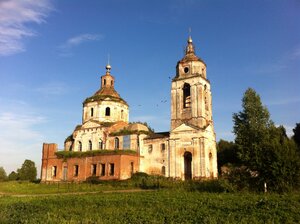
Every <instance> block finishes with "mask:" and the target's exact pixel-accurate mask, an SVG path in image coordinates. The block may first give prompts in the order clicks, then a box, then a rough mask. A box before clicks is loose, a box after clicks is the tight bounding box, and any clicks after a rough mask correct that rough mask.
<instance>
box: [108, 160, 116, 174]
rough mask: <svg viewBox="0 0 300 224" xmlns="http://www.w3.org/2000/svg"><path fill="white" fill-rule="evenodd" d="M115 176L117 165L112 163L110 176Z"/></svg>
mask: <svg viewBox="0 0 300 224" xmlns="http://www.w3.org/2000/svg"><path fill="white" fill-rule="evenodd" d="M114 175H115V164H114V163H110V164H109V176H114Z"/></svg>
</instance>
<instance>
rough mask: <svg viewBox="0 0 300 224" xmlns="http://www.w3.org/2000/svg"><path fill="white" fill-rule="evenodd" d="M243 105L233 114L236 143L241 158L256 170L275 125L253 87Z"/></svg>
mask: <svg viewBox="0 0 300 224" xmlns="http://www.w3.org/2000/svg"><path fill="white" fill-rule="evenodd" d="M242 107H243V110H242V111H240V112H239V113H234V114H233V122H234V127H233V132H234V134H235V136H236V138H235V143H236V144H237V149H238V156H239V158H240V159H241V160H242V161H243V163H244V164H245V165H246V166H248V167H249V168H250V169H251V170H254V171H256V170H257V169H258V168H259V166H260V165H261V163H262V162H263V161H261V155H262V153H263V152H262V150H263V148H264V147H263V146H264V144H265V143H267V142H268V139H269V128H270V127H272V126H274V125H273V122H272V121H271V120H270V114H269V111H268V109H267V108H266V107H265V106H263V105H262V103H261V100H260V97H259V95H258V94H257V93H256V92H255V91H254V90H253V89H251V88H249V89H247V90H246V92H245V94H244V97H243V99H242Z"/></svg>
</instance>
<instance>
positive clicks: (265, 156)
mask: <svg viewBox="0 0 300 224" xmlns="http://www.w3.org/2000/svg"><path fill="white" fill-rule="evenodd" d="M242 102H243V104H242V106H243V110H242V111H241V112H239V113H235V114H234V115H233V121H234V128H233V129H234V133H235V135H236V138H235V143H236V145H237V150H238V156H239V158H240V159H241V161H242V163H243V165H244V166H246V167H247V169H248V170H249V172H250V173H252V174H251V176H250V179H251V180H249V181H253V179H255V181H256V186H260V189H263V188H262V186H263V183H267V185H268V188H269V189H271V190H274V191H286V190H288V189H290V188H296V187H298V186H299V183H300V181H299V180H300V159H299V154H298V153H297V151H296V145H295V143H294V142H293V141H291V140H290V139H289V138H288V137H287V135H286V131H285V129H284V127H283V126H279V127H275V125H274V124H273V122H272V121H271V120H270V114H269V112H268V110H267V108H266V107H264V106H263V105H262V103H261V100H260V97H259V95H258V94H257V93H256V92H255V91H254V90H253V89H250V88H249V89H248V90H247V91H246V92H245V94H244V97H243V100H242Z"/></svg>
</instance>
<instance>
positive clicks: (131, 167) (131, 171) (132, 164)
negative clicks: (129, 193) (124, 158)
mask: <svg viewBox="0 0 300 224" xmlns="http://www.w3.org/2000/svg"><path fill="white" fill-rule="evenodd" d="M133 172H134V163H133V162H131V163H130V173H131V175H132V174H133Z"/></svg>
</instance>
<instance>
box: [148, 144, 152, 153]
mask: <svg viewBox="0 0 300 224" xmlns="http://www.w3.org/2000/svg"><path fill="white" fill-rule="evenodd" d="M152 150H153V145H148V152H149V153H151V152H152Z"/></svg>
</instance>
